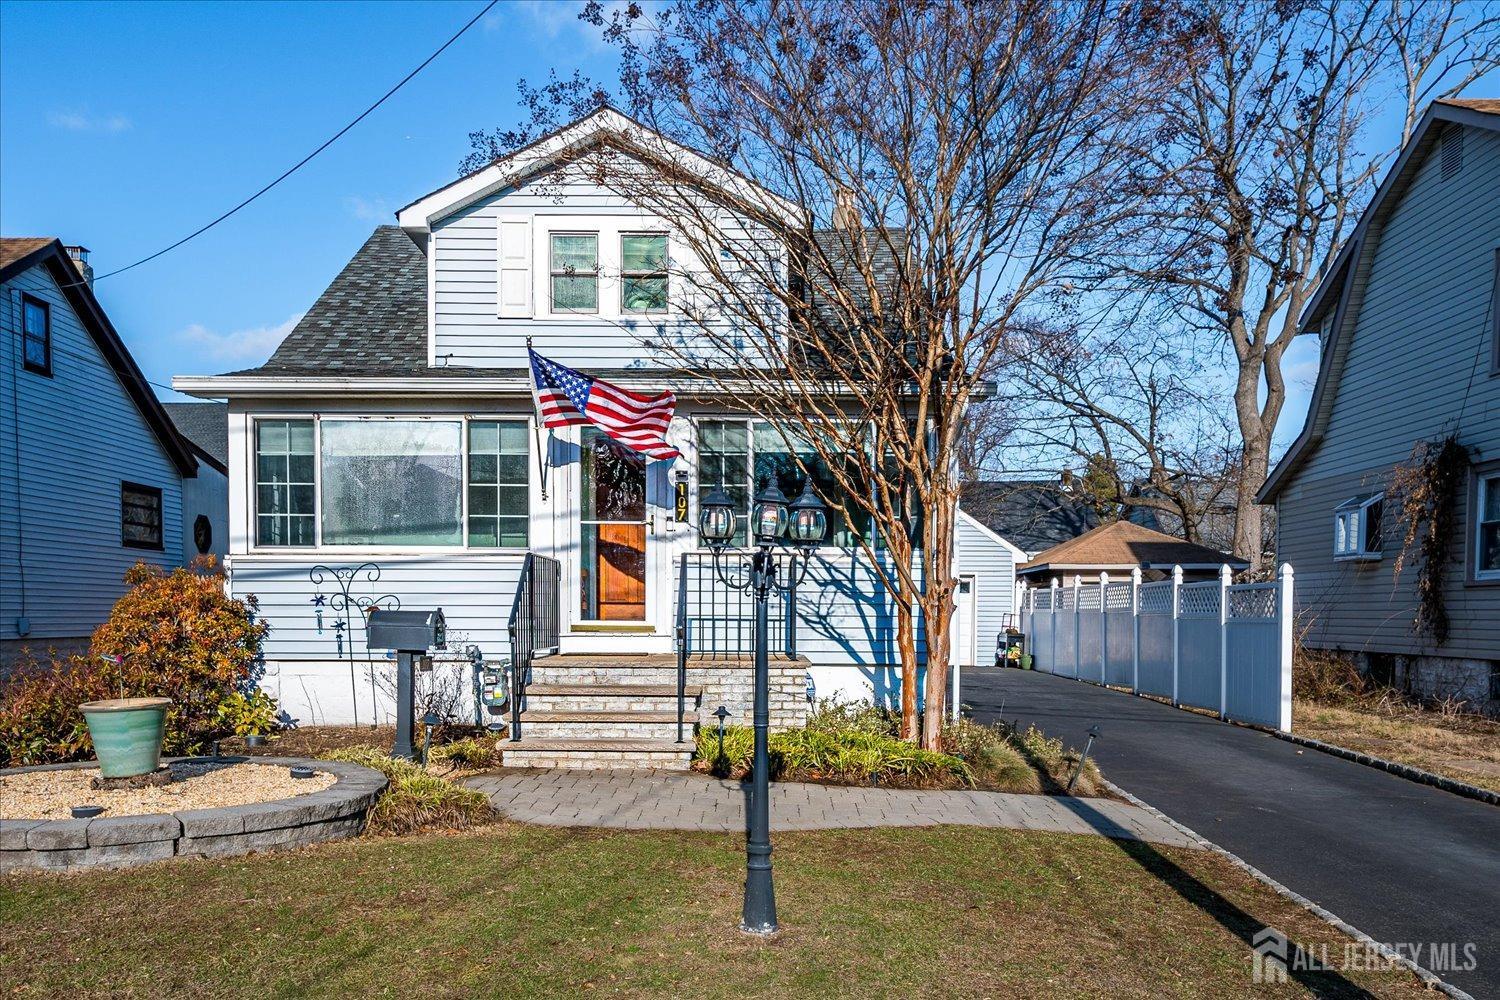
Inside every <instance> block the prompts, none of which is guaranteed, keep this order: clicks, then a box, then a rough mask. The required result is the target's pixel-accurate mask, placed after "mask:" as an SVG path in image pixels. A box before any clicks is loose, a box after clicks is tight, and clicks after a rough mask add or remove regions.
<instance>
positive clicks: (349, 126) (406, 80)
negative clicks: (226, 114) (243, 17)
mask: <svg viewBox="0 0 1500 1000" xmlns="http://www.w3.org/2000/svg"><path fill="white" fill-rule="evenodd" d="M499 2H500V0H490V2H489V3H487V4H485V5H484V9H483V10H481V11H480V12H479V13H478V14H475V15H474V16H473V18H471V19H470V20H469V23H468V24H465V25H464V26H463V27H462V28H459V29H458V31H457V33H455V34H454V35H453V37H452V38H449V39H448V40H447V41H446V42H444V43H443V44H442V45H441V46H440V47H439V48H438V50H437V51H436V52H434V53H433V54H432V55H430V56H428V57H427V58H426V59H424V60H422V63H421V65H419V66H418V67H417V68H416V69H414V70H412V71H411V72H410V73H408V74H406V75H405V76H404V77H402V78H401V81H400V82H399V83H397V84H396V85H395V86H394V87H392V88H391V89H390V90H387V91H386V92H385V94H383V95H382V96H381V98H380V100H378V101H376V102H375V103H374V104H372V105H370V106H369V107H368V108H365V110H364V111H362V112H360V114H359V117H357V118H355V119H354V120H353V121H351V122H350V123H349V124H347V125H345V126H344V127H343V128H341V129H339V130H338V131H337V132H335V133H334V134H333V135H332V136H331V137H330V138H329V139H328V141H326V142H324V143H323V144H322V145H321V146H319V147H318V148H317V149H315V150H313V151H312V152H311V153H308V154H307V155H306V156H304V157H303V158H302V159H300V160H298V161H297V162H296V163H295V164H293V165H292V166H291V167H290V168H288V169H287V170H286V172H285V173H283V174H282V175H281V176H279V177H277V178H276V179H275V180H273V181H272V182H271V183H269V184H267V185H266V186H265V187H263V188H261V189H260V190H259V191H257V192H255V193H254V194H252V195H251V196H250V197H248V198H246V199H245V200H244V201H242V202H240V203H239V204H238V205H236V206H234V207H233V208H231V209H230V210H229V211H227V212H225V213H224V214H223V215H221V216H219V217H218V218H217V219H214V220H213V221H212V222H210V223H208V224H207V225H205V226H201V227H200V228H198V229H195V230H193V231H192V232H191V233H189V234H188V235H186V236H184V237H183V238H182V239H180V240H178V241H177V242H176V243H173V244H172V245H171V246H168V247H163V248H162V249H160V250H158V251H156V252H155V253H154V254H151V255H150V256H149V257H142V258H141V259H140V260H138V261H136V262H135V263H133V264H126V265H125V266H124V267H121V268H117V269H116V270H113V271H110V272H108V273H106V274H101V275H98V276H97V277H95V278H94V280H95V281H103V280H104V279H105V278H112V277H114V276H115V275H117V274H124V273H125V272H126V271H129V270H130V269H131V268H133V267H140V266H141V265H142V264H145V263H148V262H149V261H153V260H155V259H156V258H158V257H160V256H161V255H162V254H165V253H171V252H172V251H173V250H176V249H177V248H178V247H180V246H182V245H183V244H184V243H187V242H188V241H189V240H192V239H195V238H197V237H199V236H202V235H203V234H204V233H206V232H208V231H209V230H210V229H212V228H213V227H214V226H217V225H218V224H219V223H221V222H223V221H224V220H225V219H227V218H229V217H230V216H232V215H234V214H235V213H236V212H238V211H239V210H240V209H242V208H244V207H245V206H246V205H249V204H250V203H251V202H253V201H255V200H256V199H257V198H259V197H260V196H261V195H263V194H265V193H266V192H267V191H269V190H271V189H272V188H274V187H275V186H276V185H278V184H280V183H281V182H282V181H284V180H286V179H287V178H288V177H290V176H292V174H294V173H296V172H297V171H298V170H300V169H301V168H302V167H303V166H305V165H306V164H307V163H308V161H310V160H311V159H312V158H313V157H315V156H317V155H318V154H319V153H321V152H323V150H325V149H327V148H328V147H329V146H332V145H333V144H334V143H335V142H337V141H338V140H339V139H340V138H342V137H343V135H344V133H346V132H348V131H349V130H350V129H352V128H353V127H354V126H356V125H358V124H359V123H360V122H362V121H364V120H365V119H366V118H368V117H369V116H370V114H371V113H372V112H373V111H374V110H375V109H376V108H378V107H380V106H381V105H382V104H384V103H385V102H386V101H387V100H389V99H390V98H391V96H392V95H394V94H395V93H396V91H398V90H400V89H401V88H402V87H404V86H406V84H407V83H409V82H410V81H411V79H412V77H414V76H416V75H417V74H418V73H420V72H422V70H424V69H426V68H427V66H428V65H429V64H430V63H431V62H432V61H433V60H434V59H436V58H437V57H438V56H440V55H442V54H443V52H444V51H445V50H446V49H447V48H448V46H450V45H452V44H453V43H454V42H456V41H458V40H459V39H460V38H461V37H463V34H464V32H466V31H468V30H469V29H470V28H472V27H474V25H475V24H477V23H479V20H480V18H482V17H484V15H486V14H488V13H489V12H490V10H491V8H493V7H494V6H495V4H497V3H499Z"/></svg>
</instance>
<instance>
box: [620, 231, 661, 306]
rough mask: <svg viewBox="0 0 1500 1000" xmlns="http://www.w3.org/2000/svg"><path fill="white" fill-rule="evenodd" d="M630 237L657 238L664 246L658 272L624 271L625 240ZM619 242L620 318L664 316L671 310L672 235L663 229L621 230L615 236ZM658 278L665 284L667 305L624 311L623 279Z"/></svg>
mask: <svg viewBox="0 0 1500 1000" xmlns="http://www.w3.org/2000/svg"><path fill="white" fill-rule="evenodd" d="M630 236H658V237H661V238H662V240H663V241H664V242H665V244H666V257H665V258H664V259H663V260H662V266H661V268H660V270H656V271H631V272H626V270H625V240H626V238H627V237H630ZM616 239H618V240H619V241H620V247H619V251H620V280H619V282H618V283H617V295H616V297H617V298H618V299H619V306H620V315H621V316H665V315H667V314H668V313H669V312H670V311H671V309H672V234H671V233H668V232H667V231H666V230H665V229H622V230H620V232H619V234H618V235H617V236H616ZM658 275H659V276H660V277H661V279H662V280H663V281H665V282H666V284H667V303H666V305H665V306H663V307H662V308H660V309H626V308H625V279H626V278H652V277H656V276H658Z"/></svg>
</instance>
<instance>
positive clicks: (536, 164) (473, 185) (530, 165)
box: [396, 106, 802, 235]
mask: <svg viewBox="0 0 1500 1000" xmlns="http://www.w3.org/2000/svg"><path fill="white" fill-rule="evenodd" d="M601 145H609V146H612V147H614V148H617V149H620V150H621V151H623V152H627V153H629V154H631V155H633V156H637V157H639V158H641V159H643V160H645V161H647V162H651V161H654V162H657V163H662V164H667V165H670V166H671V167H672V168H673V169H675V170H680V171H682V172H684V173H687V174H690V175H693V176H696V177H699V178H702V180H703V183H704V185H705V186H706V187H709V188H719V189H721V190H725V191H730V192H732V193H733V194H734V195H735V196H737V197H740V198H745V199H748V200H751V201H753V202H757V203H759V204H760V205H761V206H762V207H763V208H764V209H765V210H766V211H768V212H773V213H780V214H782V215H785V216H787V217H789V218H800V217H801V215H802V210H801V209H800V208H799V207H798V206H797V205H795V204H793V203H792V202H789V201H787V200H786V199H784V198H782V197H780V196H779V195H777V194H775V193H774V192H772V191H770V190H768V189H766V188H765V187H763V186H761V185H760V184H758V183H756V182H755V181H753V180H751V179H750V178H748V177H746V176H744V175H743V174H741V173H739V172H738V171H736V170H735V169H733V168H732V167H730V166H728V165H726V164H724V163H720V162H718V161H716V160H713V159H710V158H709V157H707V156H705V155H703V154H702V153H699V152H697V151H696V150H692V149H689V148H687V147H686V146H683V145H682V144H681V143H678V142H674V141H673V140H671V139H668V138H667V137H666V136H664V135H662V134H661V133H660V132H657V131H656V130H654V129H651V128H648V127H647V126H645V125H642V124H641V123H640V122H638V121H636V120H635V119H634V118H631V117H630V116H629V115H626V114H623V113H621V112H619V111H616V110H615V109H614V108H611V107H608V106H605V107H601V108H599V109H598V110H596V111H593V112H591V113H589V114H587V115H584V116H583V117H582V118H580V119H578V120H577V121H574V122H570V123H568V124H567V125H564V126H562V127H561V128H558V129H555V130H553V131H551V132H549V133H547V134H546V135H544V136H542V137H541V138H539V139H537V140H536V141H535V142H532V143H530V144H529V145H526V146H522V147H521V148H520V149H517V150H515V151H514V152H512V153H509V154H507V155H505V156H502V157H500V158H499V159H497V160H495V161H494V162H493V163H490V164H489V165H488V166H485V167H481V168H480V169H478V170H476V171H474V172H472V173H469V174H465V175H464V176H463V177H460V178H459V179H458V180H456V181H454V182H452V183H451V184H446V185H444V186H443V187H440V188H438V189H437V190H436V191H433V192H432V193H431V194H428V195H424V196H423V197H421V198H418V199H417V200H416V201H414V202H412V203H411V204H409V205H407V206H406V207H404V208H402V209H401V210H400V211H399V212H397V213H396V215H397V221H398V222H399V224H400V226H401V228H402V229H404V230H406V231H407V232H408V233H412V234H413V235H418V234H423V233H426V232H428V231H430V228H431V225H432V223H433V222H435V221H436V220H438V219H441V218H443V217H445V216H448V215H451V214H452V213H454V212H456V211H458V210H459V209H461V208H463V207H464V206H466V205H471V204H473V203H474V202H476V201H478V200H480V199H481V198H487V197H489V196H490V195H492V194H494V193H495V192H497V191H501V190H504V189H505V188H507V187H510V186H512V185H514V184H518V183H520V182H522V181H524V180H526V179H527V178H529V177H534V176H536V175H537V174H539V173H541V172H543V171H545V170H549V169H551V168H552V167H554V166H556V165H558V164H559V163H562V162H564V161H565V160H566V159H567V158H569V157H572V156H576V155H577V154H578V153H580V152H582V151H584V150H586V149H589V148H593V147H597V146H601Z"/></svg>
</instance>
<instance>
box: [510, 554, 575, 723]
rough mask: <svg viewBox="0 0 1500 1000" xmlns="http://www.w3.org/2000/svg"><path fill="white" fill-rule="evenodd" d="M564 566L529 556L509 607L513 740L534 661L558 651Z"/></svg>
mask: <svg viewBox="0 0 1500 1000" xmlns="http://www.w3.org/2000/svg"><path fill="white" fill-rule="evenodd" d="M561 585H562V566H561V565H560V564H559V563H558V561H557V560H556V559H553V558H551V557H549V556H539V555H537V554H536V553H535V552H528V553H526V561H525V562H524V563H522V564H521V579H520V580H519V581H518V582H517V584H516V597H515V600H514V601H513V602H512V603H511V606H510V623H509V626H508V628H507V631H508V632H509V633H510V698H509V699H508V700H509V701H510V738H511V739H512V740H519V739H520V738H521V713H522V712H523V711H524V710H525V708H526V686H527V685H528V684H530V683H531V661H533V660H535V659H538V658H540V657H543V656H550V655H552V654H553V653H556V652H557V645H558V629H559V622H560V620H561V618H562V615H561V609H560V608H559V607H558V596H559V591H560V589H561Z"/></svg>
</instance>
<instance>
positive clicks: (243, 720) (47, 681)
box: [0, 561, 275, 766]
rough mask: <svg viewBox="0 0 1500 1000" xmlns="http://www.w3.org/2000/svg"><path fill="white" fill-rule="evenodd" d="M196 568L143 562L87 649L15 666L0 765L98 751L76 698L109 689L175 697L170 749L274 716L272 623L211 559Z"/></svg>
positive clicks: (3, 699) (2, 707) (178, 750)
mask: <svg viewBox="0 0 1500 1000" xmlns="http://www.w3.org/2000/svg"><path fill="white" fill-rule="evenodd" d="M196 569H197V570H201V572H200V571H195V570H190V569H177V570H175V571H173V572H171V573H164V572H163V571H162V570H161V569H159V568H158V567H155V566H150V565H148V564H145V563H141V564H138V565H136V566H135V567H133V568H132V569H131V570H130V572H128V573H127V574H126V576H125V582H126V583H128V584H130V590H129V591H127V592H126V594H125V595H124V596H123V597H121V598H120V600H119V601H117V602H116V603H115V606H114V608H113V609H112V610H111V611H110V615H109V620H108V621H106V622H105V623H104V624H102V625H100V626H99V628H98V629H96V630H95V632H94V636H93V642H92V645H91V647H90V655H89V656H86V657H84V656H75V657H68V658H64V659H52V660H47V661H42V660H32V661H29V662H24V663H22V664H20V665H19V666H18V667H17V669H16V670H15V671H14V672H13V673H12V674H11V676H10V678H9V679H8V680H7V681H6V682H5V685H4V689H3V690H0V766H11V765H18V764H44V763H54V762H61V761H70V760H83V759H87V758H88V757H91V756H92V755H93V744H92V743H91V742H90V741H89V738H88V730H87V727H86V725H85V723H84V720H83V716H82V714H81V713H80V712H79V711H78V706H79V705H80V704H82V703H83V702H86V701H94V700H98V699H102V698H132V697H156V696H160V697H166V698H171V699H172V708H171V709H170V710H169V711H168V712H167V730H166V737H165V740H164V741H163V749H164V750H165V752H166V753H168V754H172V755H180V754H194V753H201V752H203V751H204V750H205V749H207V747H208V745H209V744H210V743H212V742H213V741H214V740H217V739H222V738H224V737H227V736H230V735H234V734H235V733H237V732H240V733H241V734H243V733H244V732H248V731H251V730H250V728H249V727H257V728H256V730H255V731H259V732H264V731H265V730H266V728H268V727H267V722H268V716H269V721H271V722H274V714H275V706H274V703H273V702H271V700H270V699H269V697H267V696H266V695H264V694H262V693H259V692H258V691H257V690H256V688H255V686H254V680H255V677H256V669H257V666H258V662H259V656H260V644H261V642H262V640H263V639H264V638H265V635H266V632H267V631H268V628H267V626H266V625H265V623H264V622H258V621H256V619H255V606H254V603H253V601H249V602H247V601H241V600H235V599H233V598H230V597H228V596H226V595H225V593H224V578H223V575H222V574H220V573H217V572H213V571H212V570H213V566H212V562H211V561H205V562H203V563H201V564H198V565H197V567H196Z"/></svg>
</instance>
